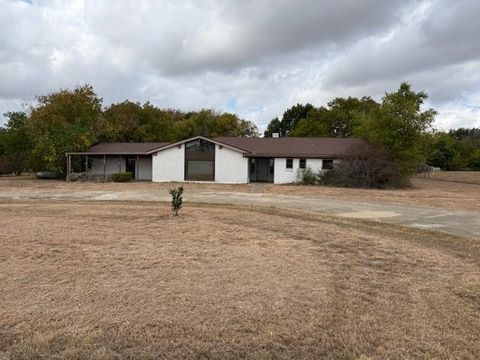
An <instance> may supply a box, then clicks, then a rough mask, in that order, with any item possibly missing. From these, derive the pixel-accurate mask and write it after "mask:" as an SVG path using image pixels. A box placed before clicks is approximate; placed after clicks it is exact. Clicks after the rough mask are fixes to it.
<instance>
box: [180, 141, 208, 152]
mask: <svg viewBox="0 0 480 360" xmlns="http://www.w3.org/2000/svg"><path fill="white" fill-rule="evenodd" d="M185 149H186V151H187V152H214V151H215V144H214V143H211V142H209V141H205V140H203V139H198V140H193V141H190V142H188V143H186V144H185Z"/></svg>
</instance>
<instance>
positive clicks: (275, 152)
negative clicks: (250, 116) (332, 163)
mask: <svg viewBox="0 0 480 360" xmlns="http://www.w3.org/2000/svg"><path fill="white" fill-rule="evenodd" d="M214 140H216V141H218V142H220V143H224V144H227V145H230V146H233V147H236V148H239V149H242V150H245V151H247V152H248V154H246V155H245V156H248V157H296V158H326V157H327V158H341V157H343V156H345V155H346V154H347V153H348V152H349V150H350V149H351V148H352V147H353V146H357V145H362V144H365V141H364V140H361V139H352V138H321V137H310V138H309V137H280V138H273V137H269V138H246V137H217V138H215V139H214Z"/></svg>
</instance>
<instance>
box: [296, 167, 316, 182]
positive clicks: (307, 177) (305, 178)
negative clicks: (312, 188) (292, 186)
mask: <svg viewBox="0 0 480 360" xmlns="http://www.w3.org/2000/svg"><path fill="white" fill-rule="evenodd" d="M316 182H317V179H316V175H315V173H314V172H313V170H312V168H311V167H310V166H307V167H306V168H305V169H298V170H297V183H299V184H302V185H315V183H316Z"/></svg>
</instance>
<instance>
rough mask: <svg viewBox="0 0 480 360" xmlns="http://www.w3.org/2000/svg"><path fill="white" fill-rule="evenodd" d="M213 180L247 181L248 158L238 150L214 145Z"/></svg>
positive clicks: (232, 182)
mask: <svg viewBox="0 0 480 360" xmlns="http://www.w3.org/2000/svg"><path fill="white" fill-rule="evenodd" d="M215 182H218V183H225V184H246V183H248V159H247V158H244V157H243V154H242V153H240V152H238V151H234V150H231V149H228V148H226V147H224V146H223V147H222V148H221V149H220V146H219V145H215Z"/></svg>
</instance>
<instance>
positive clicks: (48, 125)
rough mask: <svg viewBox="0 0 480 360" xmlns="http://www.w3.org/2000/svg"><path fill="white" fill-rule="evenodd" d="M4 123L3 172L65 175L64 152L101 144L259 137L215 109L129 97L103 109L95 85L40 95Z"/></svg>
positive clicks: (0, 131) (0, 130)
mask: <svg viewBox="0 0 480 360" xmlns="http://www.w3.org/2000/svg"><path fill="white" fill-rule="evenodd" d="M5 116H6V117H7V123H6V125H5V126H4V127H0V174H2V173H3V174H8V173H21V172H24V171H30V170H33V171H51V172H56V173H58V174H60V175H61V174H63V173H64V171H65V153H66V152H76V151H83V150H86V149H88V148H89V147H90V146H92V145H94V144H96V143H99V142H169V141H176V140H181V139H186V138H189V137H192V136H195V135H203V136H208V137H216V136H258V129H257V127H256V125H255V124H254V123H253V122H251V121H247V120H244V119H241V118H239V117H238V116H237V115H235V114H229V113H220V112H216V111H214V110H211V109H204V110H200V111H191V112H183V111H180V110H174V109H161V108H158V107H156V106H154V105H152V104H150V103H148V102H147V103H145V104H140V103H138V102H131V101H124V102H121V103H117V104H112V105H110V106H108V107H106V108H103V107H102V99H101V98H99V97H98V96H97V94H96V93H95V92H94V89H93V88H92V87H91V86H90V85H83V86H78V87H76V88H75V89H73V90H60V91H57V92H54V93H51V94H48V95H44V96H38V97H37V104H36V105H35V106H33V107H31V108H30V109H29V110H28V111H26V112H9V113H7V114H5Z"/></svg>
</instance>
